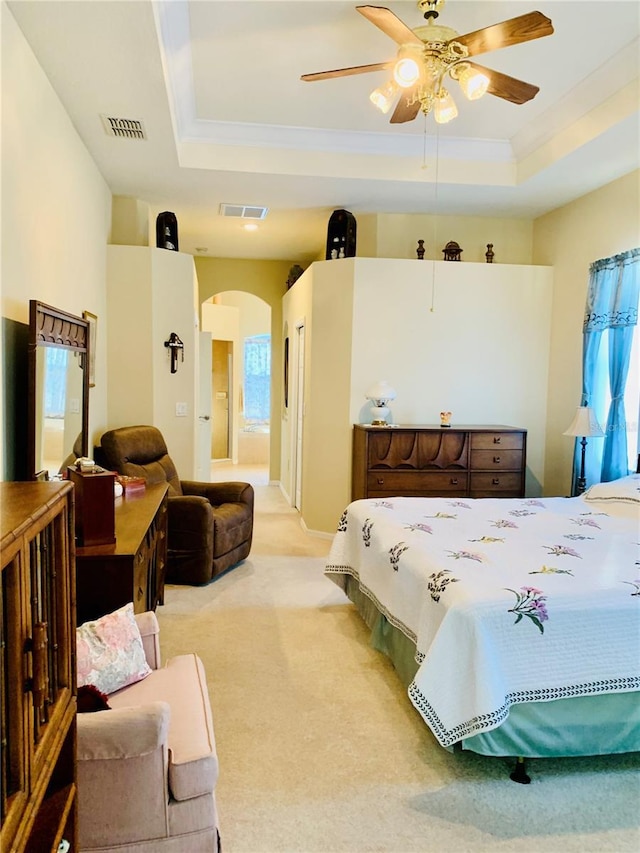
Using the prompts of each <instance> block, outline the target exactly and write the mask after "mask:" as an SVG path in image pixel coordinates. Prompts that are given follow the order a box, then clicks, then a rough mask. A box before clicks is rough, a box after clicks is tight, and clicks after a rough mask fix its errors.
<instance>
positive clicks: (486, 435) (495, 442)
mask: <svg viewBox="0 0 640 853" xmlns="http://www.w3.org/2000/svg"><path fill="white" fill-rule="evenodd" d="M523 447H524V433H522V432H472V433H471V450H472V451H473V450H494V449H495V450H522V449H523Z"/></svg>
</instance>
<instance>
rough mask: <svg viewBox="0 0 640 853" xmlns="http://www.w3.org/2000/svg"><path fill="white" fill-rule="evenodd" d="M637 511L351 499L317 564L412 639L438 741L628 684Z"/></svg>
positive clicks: (635, 600)
mask: <svg viewBox="0 0 640 853" xmlns="http://www.w3.org/2000/svg"><path fill="white" fill-rule="evenodd" d="M639 543H640V512H639V507H638V505H635V506H632V507H629V506H622V507H621V508H618V507H617V506H614V505H612V504H610V503H601V502H595V501H591V502H587V501H586V500H584V498H582V497H578V498H539V499H518V500H516V499H513V500H505V499H500V500H497V499H476V500H468V499H457V500H456V499H447V498H389V499H386V500H372V499H369V500H360V501H355V502H353V503H352V504H350V505H349V506H348V507H347V509H346V510H345V511H344V513H343V515H342V518H341V520H340V524H339V526H338V531H337V533H336V535H335V538H334V540H333V544H332V547H331V551H330V554H329V557H328V558H327V566H326V570H325V572H326V574H327V576H328V577H330V578H332V579H333V580H335V582H336V583H338V584H339V585H340V586H342V583H341V576H344V575H352V576H353V577H354V578H356V579H357V581H358V582H359V585H360V588H361V590H362V592H363V593H365V594H366V595H367V596H368V597H369V598H370V599H371V600H372V601H373V602H374V603H375V604H376V605H377V607H378V608H379V609H380V610H381V611H382V612H383V613H384V614H385V615H386V616H387V618H388V619H389V621H390V622H391V623H392V624H394V625H395V626H396V627H398V628H399V629H400V630H401V631H402V632H403V633H404V634H405V635H406V636H407V637H409V638H411V639H412V640H413V641H414V642H415V644H416V649H417V661H418V663H419V664H420V666H419V669H418V672H417V674H416V677H415V679H414V681H413V683H412V684H411V685H410V687H409V696H410V698H411V701H412V702H413V704H414V705H415V706H416V708H417V709H418V711H419V712H420V714H421V715H422V716H423V718H424V719H425V721H426V723H427V724H428V725H429V727H430V728H431V730H432V731H433V733H434V735H435V736H436V738H437V739H438V741H439V742H440V743H441V744H442V745H443V746H450V745H452V744H454V743H456V742H457V741H459V740H461V739H462V738H463V737H468V736H470V735H472V734H475V733H477V732H481V731H489V730H490V729H494V728H496V727H497V726H499V725H500V723H501V722H503V720H504V719H505V718H506V717H507V716H508V714H509V707H510V705H512V704H514V703H517V702H531V701H545V700H551V699H559V698H563V697H570V696H585V695H590V694H595V693H618V692H623V691H632V690H639V689H640V549H639Z"/></svg>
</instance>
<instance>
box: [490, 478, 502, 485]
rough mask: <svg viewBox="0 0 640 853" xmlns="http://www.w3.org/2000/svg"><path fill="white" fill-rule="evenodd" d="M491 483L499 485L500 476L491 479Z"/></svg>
mask: <svg viewBox="0 0 640 853" xmlns="http://www.w3.org/2000/svg"><path fill="white" fill-rule="evenodd" d="M491 483H492V484H493V485H494V486H499V485H500V477H494V478H493V480H492V481H491Z"/></svg>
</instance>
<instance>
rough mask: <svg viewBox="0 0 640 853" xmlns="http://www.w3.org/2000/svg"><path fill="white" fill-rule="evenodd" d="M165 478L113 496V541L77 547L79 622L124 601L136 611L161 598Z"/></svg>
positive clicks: (164, 560) (152, 606)
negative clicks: (158, 482) (139, 489)
mask: <svg viewBox="0 0 640 853" xmlns="http://www.w3.org/2000/svg"><path fill="white" fill-rule="evenodd" d="M167 491H168V486H167V485H166V483H163V484H158V485H155V486H147V487H146V488H145V489H144V490H142V491H140V492H133V493H126V492H125V494H124V495H123V496H122V497H120V498H116V502H115V523H116V541H115V542H114V543H113V544H111V545H93V546H91V547H87V548H78V549H77V551H76V584H77V620H78V625H81V624H82V623H83V622H87V621H89V620H90V619H98V618H99V617H100V616H104V614H105V613H111V612H112V611H113V610H116V609H117V608H118V607H122V606H123V605H125V604H127V603H128V602H130V601H132V602H133V609H134V611H135V612H136V613H143V612H144V611H145V610H155V609H156V606H157V605H158V604H162V602H163V600H164V578H165V571H166V565H167Z"/></svg>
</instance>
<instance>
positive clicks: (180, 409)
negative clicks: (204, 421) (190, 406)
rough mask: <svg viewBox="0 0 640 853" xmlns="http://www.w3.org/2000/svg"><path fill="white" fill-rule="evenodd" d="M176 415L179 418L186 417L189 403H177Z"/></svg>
mask: <svg viewBox="0 0 640 853" xmlns="http://www.w3.org/2000/svg"><path fill="white" fill-rule="evenodd" d="M176 417H177V418H186V417H187V404H186V403H176Z"/></svg>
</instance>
